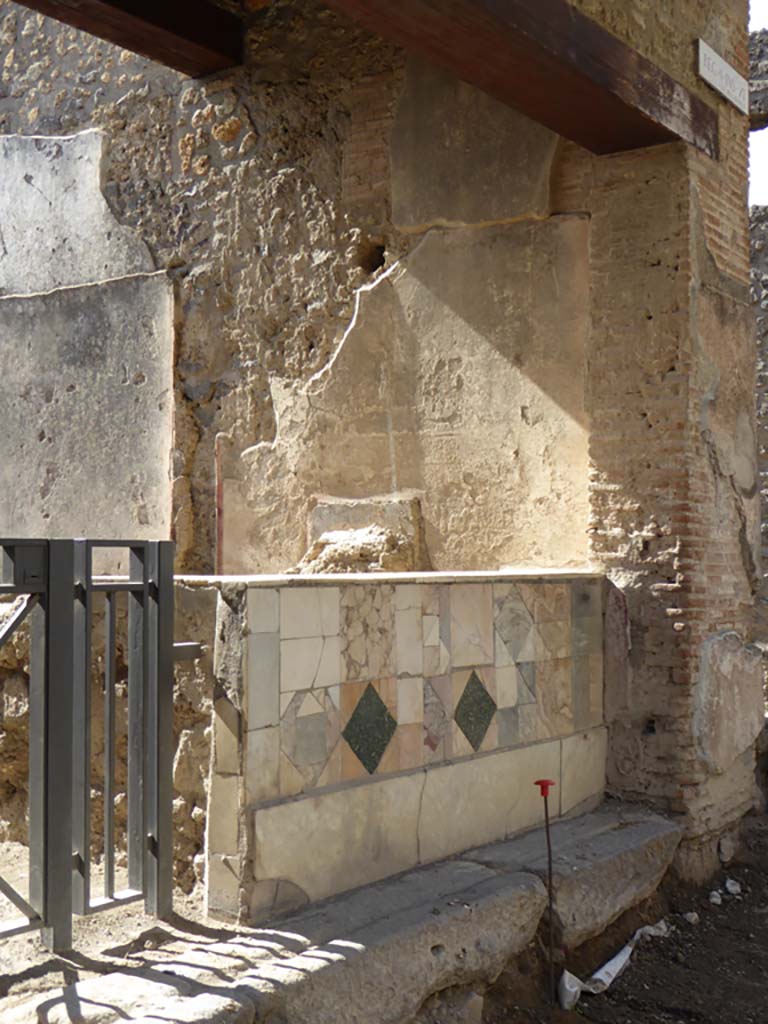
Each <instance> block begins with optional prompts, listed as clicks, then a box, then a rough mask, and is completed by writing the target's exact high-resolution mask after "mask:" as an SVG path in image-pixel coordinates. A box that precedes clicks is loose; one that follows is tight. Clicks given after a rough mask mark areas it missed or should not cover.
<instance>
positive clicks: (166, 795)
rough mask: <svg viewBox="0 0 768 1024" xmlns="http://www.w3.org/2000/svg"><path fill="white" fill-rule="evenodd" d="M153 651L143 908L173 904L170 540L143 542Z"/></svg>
mask: <svg viewBox="0 0 768 1024" xmlns="http://www.w3.org/2000/svg"><path fill="white" fill-rule="evenodd" d="M147 548H148V551H147V554H148V555H149V568H150V573H149V575H150V579H151V581H152V582H151V586H150V593H149V608H148V609H147V611H148V612H149V621H150V629H149V635H150V642H151V653H150V657H149V676H148V679H147V689H146V703H145V711H146V718H145V721H146V755H147V759H146V768H147V771H146V780H145V786H144V794H145V800H146V819H145V820H146V823H147V837H146V839H147V859H146V862H145V863H146V871H145V907H146V910H147V913H150V914H154V915H156V916H157V917H160V918H162V917H167V916H168V915H169V914H170V913H171V910H172V908H173V557H174V544H173V542H171V541H153V542H151V543H150V544H148V545H147Z"/></svg>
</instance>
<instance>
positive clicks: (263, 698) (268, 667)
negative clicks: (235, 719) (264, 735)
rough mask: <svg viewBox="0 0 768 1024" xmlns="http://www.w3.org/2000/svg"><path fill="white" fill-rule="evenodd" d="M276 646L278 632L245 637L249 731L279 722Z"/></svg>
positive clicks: (278, 669) (278, 651)
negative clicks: (246, 638)
mask: <svg viewBox="0 0 768 1024" xmlns="http://www.w3.org/2000/svg"><path fill="white" fill-rule="evenodd" d="M280 646H281V645H280V635H279V634H278V633H253V634H252V635H251V636H249V637H248V640H247V658H248V730H249V731H251V730H253V729H261V728H264V726H268V725H279V723H280V668H281V666H280Z"/></svg>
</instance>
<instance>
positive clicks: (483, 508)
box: [223, 217, 589, 572]
mask: <svg viewBox="0 0 768 1024" xmlns="http://www.w3.org/2000/svg"><path fill="white" fill-rule="evenodd" d="M587 240H588V223H587V221H586V220H585V219H583V218H581V217H556V218H551V219H549V220H547V221H544V222H534V221H528V222H525V223H517V224H510V225H506V226H503V227H493V228H487V229H484V230H472V229H468V230H456V231H432V232H430V233H429V234H428V235H427V236H426V237H425V238H424V239H423V241H422V242H421V243H420V244H419V245H418V246H417V247H416V249H415V250H414V251H413V252H412V253H411V254H410V255H409V256H408V257H407V258H405V259H403V260H402V261H401V262H400V263H399V264H398V265H396V266H395V267H394V268H393V269H392V270H391V271H390V272H388V273H387V274H386V275H384V276H383V277H381V278H379V280H378V281H377V282H376V283H375V284H374V285H373V286H368V287H366V288H363V289H362V290H361V291H360V292H359V295H358V304H357V310H356V314H355V316H354V318H353V321H352V323H351V325H350V328H349V330H348V331H347V334H346V336H345V338H344V340H343V342H342V343H341V346H340V348H339V349H338V351H337V353H336V355H335V357H334V359H333V360H332V361H331V363H330V364H329V365H328V367H327V368H326V369H325V370H323V371H322V372H321V373H319V374H318V375H316V376H315V377H314V378H313V379H312V380H311V381H310V382H309V383H308V384H307V385H306V387H305V388H303V389H301V390H297V389H295V388H293V387H284V386H282V385H278V384H275V385H274V386H273V393H272V397H273V401H274V404H275V408H276V413H277V422H278V434H277V439H276V441H275V442H274V443H273V444H260V445H256V446H255V447H253V448H249V449H247V450H246V451H245V452H244V453H243V454H242V456H241V457H240V459H239V461H238V460H235V461H234V462H233V463H232V464H231V465H230V466H229V467H228V468H227V470H226V472H225V479H224V481H223V484H224V515H223V530H224V562H223V568H224V570H225V571H226V572H238V571H250V572H253V571H254V570H256V571H270V570H271V571H275V570H277V571H280V570H281V569H284V568H285V566H287V565H293V564H295V562H296V561H297V560H298V559H299V558H300V557H301V555H302V554H303V552H304V546H305V539H304V532H303V524H304V523H306V522H307V519H308V516H309V510H310V508H311V507H312V504H313V502H314V496H315V495H318V494H333V495H345V496H347V497H349V498H368V497H369V496H371V495H380V494H391V493H401V492H403V491H405V492H417V493H419V494H421V495H423V498H422V512H423V516H424V521H425V524H426V531H425V532H426V547H427V550H428V551H429V554H430V558H431V560H432V563H433V565H434V566H435V567H436V568H455V567H457V566H461V567H462V568H465V569H471V568H483V569H486V568H489V567H494V566H497V565H504V564H513V563H516V564H527V565H553V564H557V565H560V566H562V565H567V564H569V563H570V564H574V563H576V564H583V563H584V562H585V561H586V551H587V536H586V532H582V531H581V530H579V529H574V523H584V524H585V523H586V522H587V518H588V509H587V490H588V478H589V467H588V459H587V421H586V416H585V413H584V381H585V342H586V335H587V325H588V317H587V303H588V283H589V282H588V274H587V272H586V267H587V263H588V260H587ZM532 281H536V282H537V284H536V287H535V288H532V286H531V282H532ZM332 452H335V453H340V457H338V458H331V457H329V453H332ZM342 453H343V454H342ZM286 508H291V510H292V516H291V521H290V522H288V521H287V519H286V516H285V509H286Z"/></svg>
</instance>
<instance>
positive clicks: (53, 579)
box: [0, 540, 174, 950]
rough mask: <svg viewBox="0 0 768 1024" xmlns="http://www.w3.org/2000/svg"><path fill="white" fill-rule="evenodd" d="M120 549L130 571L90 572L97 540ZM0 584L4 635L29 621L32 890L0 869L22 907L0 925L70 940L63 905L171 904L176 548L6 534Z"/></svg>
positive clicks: (59, 943)
mask: <svg viewBox="0 0 768 1024" xmlns="http://www.w3.org/2000/svg"><path fill="white" fill-rule="evenodd" d="M102 548H110V549H122V550H123V552H127V557H128V565H127V570H128V571H127V575H124V576H94V572H93V561H94V551H95V550H96V549H102ZM0 552H2V576H0V595H13V596H17V597H18V596H22V597H23V600H22V601H21V602H19V604H18V605H17V607H16V608H15V610H14V612H13V614H12V615H11V616H10V617H9V618H8V619H6V620H5V622H4V623H3V625H2V627H0V646H2V644H3V643H5V642H6V641H7V640H9V639H10V637H11V636H12V635H13V634H14V633H15V632H16V630H18V628H19V627H20V626H21V625H22V623H23V622H25V621H28V623H29V631H30V636H29V665H30V680H29V710H30V713H29V858H30V860H29V899H28V900H27V899H25V898H24V897H23V896H21V895H20V894H19V893H18V892H17V891H16V889H15V888H14V887H13V886H12V885H10V883H8V882H7V881H6V880H5V879H3V878H2V877H0V893H2V894H3V895H4V896H5V897H6V898H7V899H8V900H10V902H11V903H13V904H14V906H15V907H16V909H18V910H19V911H20V912H21V914H22V915H23V917H22V918H21V919H19V920H15V921H10V922H7V923H0V939H2V938H7V937H9V936H11V935H19V934H22V933H24V932H30V931H34V930H37V929H40V930H41V931H42V937H43V941H44V942H45V944H46V945H47V946H48V947H49V948H50V949H52V950H65V949H69V948H71V945H72V915H73V913H74V914H79V915H87V914H94V913H97V912H99V911H102V910H106V909H109V908H111V907H115V906H119V905H121V904H124V903H128V902H133V901H135V900H141V899H143V900H144V903H145V907H146V910H147V912H148V913H151V914H154V915H156V916H158V917H164V916H166V915H167V914H168V913H169V912H170V910H171V905H172V871H173V835H172V821H171V817H172V801H173V794H172V776H173V732H172V716H173V660H174V645H173V553H174V546H173V544H172V543H171V542H169V541H115V540H2V541H0ZM100 593H103V594H104V657H103V660H104V754H103V760H104V765H103V767H104V860H103V863H104V886H103V894H102V895H101V896H97V897H94V896H93V894H92V892H91V841H92V838H93V837H92V828H91V825H92V822H91V817H92V815H91V768H92V763H91V762H92V757H91V754H92V751H91V711H92V708H91V675H92V662H93V614H94V608H93V603H94V595H96V594H100ZM121 593H125V594H126V595H127V603H128V614H127V643H126V645H125V659H126V661H127V705H128V709H127V746H128V755H127V762H128V765H127V769H128V770H127V860H128V886H127V888H125V889H122V890H117V889H116V887H115V817H114V813H115V812H114V804H115V795H116V788H115V787H116V781H115V760H116V665H117V657H116V655H117V633H116V625H117V604H118V595H120V594H121Z"/></svg>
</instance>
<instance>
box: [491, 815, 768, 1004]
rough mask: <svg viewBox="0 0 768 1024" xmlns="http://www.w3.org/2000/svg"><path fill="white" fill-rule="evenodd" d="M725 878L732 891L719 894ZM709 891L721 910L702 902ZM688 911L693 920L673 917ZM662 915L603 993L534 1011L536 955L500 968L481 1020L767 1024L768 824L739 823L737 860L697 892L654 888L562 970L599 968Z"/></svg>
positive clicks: (540, 966)
mask: <svg viewBox="0 0 768 1024" xmlns="http://www.w3.org/2000/svg"><path fill="white" fill-rule="evenodd" d="M726 879H732V880H734V881H736V882H738V883H739V884H740V885H741V889H742V895H741V896H740V897H737V896H731V895H727V894H726V891H725V881H726ZM714 888H719V889H720V891H721V893H722V904H721V905H720V906H715V905H713V904H712V903H710V901H709V893H710V889H714ZM691 911H695V912H696V913H698V915H699V923H698V924H690V923H688V922H687V921H686V920H685V918H684V917H683V915H684V914H685V913H689V912H691ZM662 917H666V918H667V920H668V921H669V923H670V924H671V925H673V929H674V930H673V932H672V934H671V935H670V936H669V937H668V938H666V939H654V940H653V941H652V942H651V943H649V944H648V945H645V946H641V947H639V948H638V949H636V951H635V953H634V955H633V958H632V962H631V963H630V966H629V967H628V968H627V969H626V971H625V972H624V974H623V975H622V976H621V977H620V978H619V979H618V980H617V981H616V982H615V983H614V985H613V986H612V987H611V988H610V989H609V990H608V992H606V993H604V994H603V995H599V996H590V995H582V997H581V1000H580V1002H579V1004H578V1006H577V1007H576V1009H575V1010H574V1011H572V1012H570V1013H565V1012H563V1011H561V1010H558V1009H554V1010H547V1009H542V1008H541V1002H542V997H543V992H544V985H545V982H544V978H545V967H544V962H543V956H542V955H541V953H539V954H532V955H531V957H530V958H529V959H528V961H527V962H526V960H525V959H523V960H522V961H521V962H520V963H519V964H518V965H516V967H515V968H514V969H511V970H510V971H508V972H505V975H503V976H502V978H501V979H500V980H499V982H498V983H497V985H496V986H494V988H493V989H492V990H491V992H490V993H489V995H488V998H487V1000H486V1005H487V1008H488V1016H487V1017H486V1024H561V1022H566V1021H567V1022H573V1024H575V1022H576V1021H577V1020H579V1019H581V1020H583V1021H594V1022H596V1024H598V1022H599V1024H766V1022H768V818H766V817H759V818H752V819H749V820H748V821H747V822H746V823H745V829H744V836H743V848H742V850H741V851H740V853H739V856H738V858H737V861H736V862H734V863H733V864H732V865H730V866H729V867H728V869H727V870H724V871H723V872H722V873H721V874H720V875H719V876H718V877H717V878H716V879H715V880H714V881H713V882H712V885H711V886H710V887H707V888H706V889H705V890H696V889H691V888H688V887H685V886H680V885H679V884H676V883H675V882H674V880H672V879H668V880H667V882H666V883H665V885H664V887H663V890H662V891H661V892H660V893H659V894H657V896H656V897H654V899H653V900H651V901H649V902H648V903H647V904H645V905H644V906H642V907H640V908H638V909H637V910H635V911H631V912H629V914H627V915H625V917H624V918H623V919H622V920H621V921H619V922H618V923H617V925H615V926H614V927H613V928H612V929H610V930H609V932H608V933H606V935H605V936H602V937H601V939H600V941H599V942H598V943H597V944H594V945H592V946H591V947H590V948H589V949H586V950H581V951H579V953H578V955H577V956H575V957H570V958H569V959H568V960H567V961H566V966H567V967H568V968H569V970H571V971H572V972H573V973H575V974H577V975H578V976H579V977H581V978H586V977H588V975H589V973H590V971H591V970H593V969H595V968H596V967H598V966H600V965H601V964H602V963H603V962H605V960H607V959H609V958H610V957H611V956H612V955H613V954H614V953H616V952H617V951H618V950H619V948H620V947H621V944H622V942H623V941H624V939H625V938H627V937H628V936H629V935H631V934H632V933H633V931H634V929H635V928H636V927H638V926H639V925H641V924H645V923H651V922H655V921H658V920H659V919H660V918H662Z"/></svg>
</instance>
